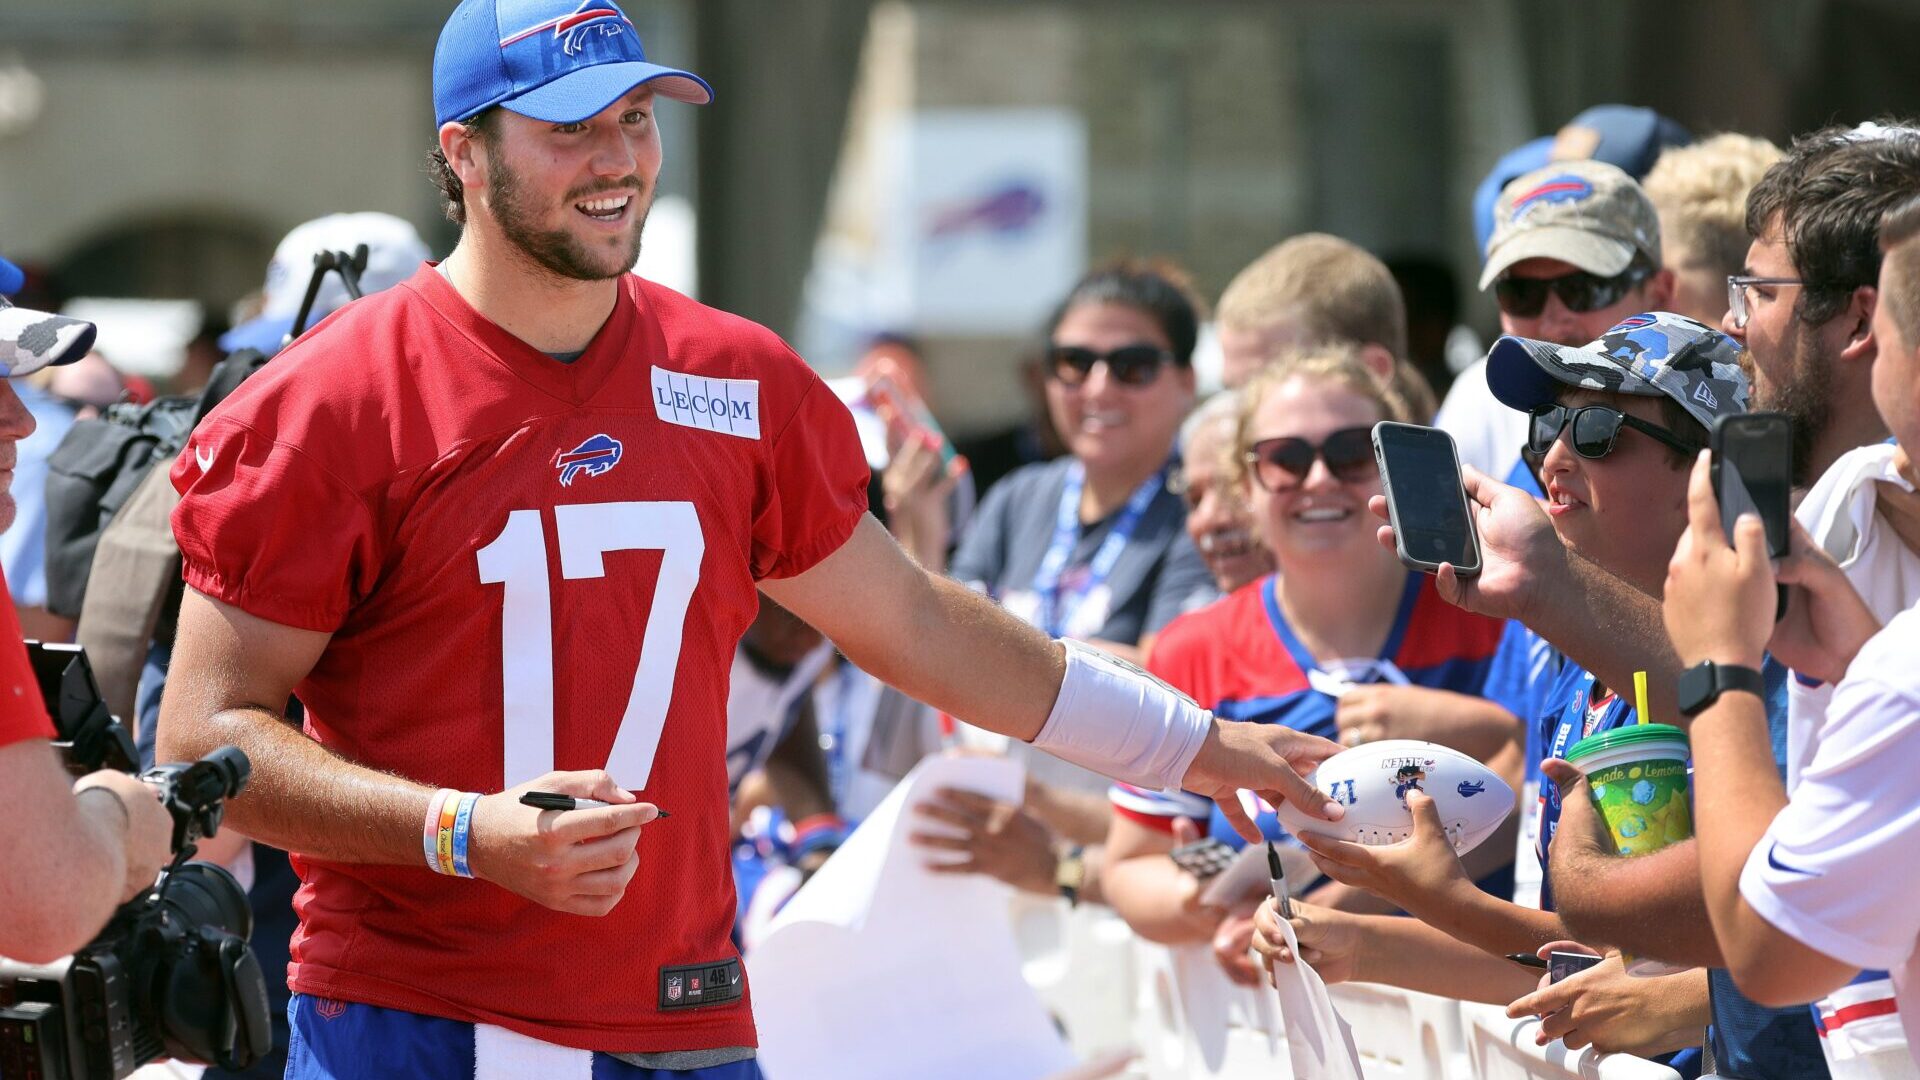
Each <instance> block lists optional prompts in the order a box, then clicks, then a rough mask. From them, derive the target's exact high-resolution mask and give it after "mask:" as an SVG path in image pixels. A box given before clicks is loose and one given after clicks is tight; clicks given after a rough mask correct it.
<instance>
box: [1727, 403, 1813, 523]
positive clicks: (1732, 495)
mask: <svg viewBox="0 0 1920 1080" xmlns="http://www.w3.org/2000/svg"><path fill="white" fill-rule="evenodd" d="M1714 454H1715V455H1716V457H1715V460H1716V461H1718V462H1719V464H1720V471H1721V472H1722V473H1723V474H1725V473H1727V472H1728V471H1729V470H1731V476H1727V475H1722V476H1721V477H1720V483H1719V484H1718V485H1717V490H1716V491H1715V495H1716V496H1717V497H1718V498H1719V500H1720V509H1721V515H1722V523H1723V524H1724V525H1725V526H1726V529H1727V535H1728V537H1729V538H1731V537H1732V535H1733V522H1734V521H1736V520H1738V518H1739V516H1740V513H1741V512H1742V511H1745V510H1749V509H1750V510H1752V511H1754V512H1755V513H1758V514H1759V515H1760V520H1761V521H1762V522H1763V523H1765V525H1766V528H1767V550H1768V553H1769V554H1771V555H1773V556H1774V557H1775V558H1779V557H1781V556H1783V555H1785V554H1786V553H1787V515H1789V514H1790V513H1792V505H1793V502H1792V500H1793V428H1792V425H1791V421H1789V420H1788V419H1787V417H1786V416H1785V415H1784V414H1781V413H1747V414H1745V415H1742V416H1729V417H1725V418H1723V419H1722V420H1721V421H1720V422H1719V424H1718V425H1717V426H1716V428H1715V430H1714ZM1731 480H1738V481H1739V482H1740V484H1741V485H1743V486H1744V487H1745V488H1746V497H1745V499H1742V498H1741V496H1740V493H1739V491H1738V489H1735V488H1733V487H1732V486H1731V484H1730V481H1731Z"/></svg>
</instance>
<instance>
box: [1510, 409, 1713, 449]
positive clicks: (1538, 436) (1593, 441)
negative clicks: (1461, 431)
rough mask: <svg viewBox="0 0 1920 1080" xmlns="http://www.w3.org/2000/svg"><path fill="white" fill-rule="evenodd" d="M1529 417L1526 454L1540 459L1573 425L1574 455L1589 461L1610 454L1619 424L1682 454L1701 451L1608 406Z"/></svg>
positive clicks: (1536, 413) (1537, 412) (1539, 411)
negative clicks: (1650, 437)
mask: <svg viewBox="0 0 1920 1080" xmlns="http://www.w3.org/2000/svg"><path fill="white" fill-rule="evenodd" d="M1528 415H1529V416H1530V417H1531V422H1530V423H1529V424H1528V426H1527V451H1528V452H1529V453H1532V454H1535V455H1538V456H1541V457H1544V456H1545V455H1546V453H1547V451H1548V450H1550V449H1552V448H1553V444H1554V442H1555V441H1557V440H1558V439H1559V438H1560V433H1561V432H1562V431H1565V430H1566V429H1567V426H1568V425H1572V426H1573V452H1574V453H1576V454H1579V455H1580V456H1581V457H1583V458H1586V459H1588V460H1590V461H1599V460H1600V459H1601V458H1604V457H1606V456H1607V455H1608V454H1611V453H1613V443H1614V440H1615V439H1618V438H1619V437H1620V428H1621V426H1622V425H1625V426H1627V427H1630V428H1632V429H1634V430H1635V431H1638V432H1642V433H1643V434H1646V435H1650V436H1652V437H1653V438H1655V439H1658V440H1659V441H1660V442H1662V443H1665V444H1666V445H1668V446H1670V447H1672V448H1673V449H1675V450H1678V451H1680V452H1681V453H1683V454H1698V453H1699V452H1700V444H1699V443H1696V442H1691V441H1689V440H1686V439H1683V438H1681V437H1680V436H1678V435H1675V434H1674V433H1673V432H1671V431H1668V430H1667V429H1666V428H1663V427H1660V426H1659V425H1657V424H1649V423H1647V422H1646V421H1645V420H1642V419H1640V418H1639V417H1635V416H1628V415H1627V414H1626V413H1623V412H1621V411H1620V410H1619V409H1615V408H1612V407H1610V406H1607V405H1582V406H1580V407H1579V408H1577V409H1569V408H1567V407H1566V406H1565V405H1541V406H1539V407H1538V408H1536V409H1534V410H1533V411H1532V412H1531V413H1530V414H1528Z"/></svg>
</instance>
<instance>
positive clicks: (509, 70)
mask: <svg viewBox="0 0 1920 1080" xmlns="http://www.w3.org/2000/svg"><path fill="white" fill-rule="evenodd" d="M642 83H647V84H651V85H652V87H653V89H654V92H655V93H657V94H660V95H661V96H663V97H670V98H673V99H674V100H676V101H685V102H688V103H690V104H694V105H705V104H707V103H708V102H710V101H712V100H713V87H711V86H708V85H707V82H706V80H705V79H702V78H701V77H700V76H698V75H695V74H693V73H692V72H689V71H681V70H679V69H678V68H670V67H662V66H660V65H659V64H652V63H648V62H647V54H646V52H645V50H643V49H642V48H641V47H640V34H639V32H638V31H636V30H635V29H634V28H633V23H632V22H630V21H629V20H628V19H627V17H626V15H625V14H624V13H623V12H621V10H620V9H619V8H618V7H616V6H615V5H614V4H613V0H461V4H460V6H459V7H457V8H455V9H454V10H453V14H452V15H450V16H448V18H447V24H446V25H445V26H443V27H441V29H440V42H439V44H437V45H436V46H434V50H433V115H434V123H435V124H436V125H439V124H445V123H447V122H448V121H450V120H467V119H471V118H472V117H474V116H476V115H478V114H480V113H481V112H484V111H485V110H487V109H489V108H492V107H493V106H495V105H500V106H504V107H506V108H508V109H510V110H512V111H514V112H516V113H519V114H520V115H522V116H526V117H530V118H532V119H535V120H542V121H545V122H547V123H550V124H572V123H578V122H579V121H581V120H585V119H587V118H588V117H590V116H592V115H594V114H595V113H598V112H599V111H601V110H602V109H605V108H606V107H607V106H609V105H611V104H613V103H614V102H616V101H618V100H620V99H621V98H622V97H624V96H626V95H627V94H628V93H629V92H631V91H632V90H633V89H634V87H637V86H639V85H641V84H642Z"/></svg>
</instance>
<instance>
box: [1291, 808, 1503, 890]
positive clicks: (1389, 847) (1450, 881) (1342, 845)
mask: <svg viewBox="0 0 1920 1080" xmlns="http://www.w3.org/2000/svg"><path fill="white" fill-rule="evenodd" d="M1407 809H1408V810H1410V811H1412V813H1413V835H1412V836H1411V837H1409V838H1407V839H1405V840H1402V841H1400V842H1398V843H1394V844H1382V845H1378V846H1369V845H1366V844H1356V843H1353V842H1351V841H1346V840H1335V839H1332V838H1331V837H1327V836H1322V835H1319V834H1316V833H1313V832H1311V831H1309V832H1302V833H1301V834H1300V842H1301V843H1303V844H1305V845H1306V846H1307V850H1308V852H1310V853H1311V854H1312V857H1313V864H1314V865H1315V866H1317V867H1319V868H1320V872H1321V873H1323V874H1325V875H1327V876H1328V877H1330V878H1332V879H1333V880H1335V881H1338V882H1341V883H1343V884H1347V885H1352V886H1354V887H1356V888H1361V889H1365V890H1367V891H1368V892H1371V893H1373V894H1375V895H1376V896H1379V897H1382V898H1383V899H1386V900H1389V901H1392V902H1393V903H1395V904H1397V905H1399V906H1400V907H1403V908H1405V909H1407V910H1408V911H1410V912H1412V913H1414V914H1415V915H1420V914H1422V913H1423V912H1430V911H1433V910H1435V909H1436V907H1438V906H1440V905H1445V904H1447V903H1449V902H1451V900H1452V899H1453V898H1454V897H1457V896H1459V895H1460V890H1462V889H1468V890H1471V889H1473V888H1474V887H1475V886H1474V884H1473V881H1472V879H1471V878H1469V877H1468V876H1467V872H1466V868H1465V867H1463V866H1462V865H1461V864H1460V856H1459V855H1457V854H1455V852H1454V850H1453V843H1452V841H1450V840H1448V839H1447V830H1446V826H1445V825H1443V824H1441V822H1440V811H1439V810H1438V809H1437V808H1436V807H1435V806H1434V802H1433V799H1432V798H1430V797H1429V796H1428V795H1427V794H1426V792H1423V791H1419V790H1417V789H1416V790H1413V791H1409V792H1407Z"/></svg>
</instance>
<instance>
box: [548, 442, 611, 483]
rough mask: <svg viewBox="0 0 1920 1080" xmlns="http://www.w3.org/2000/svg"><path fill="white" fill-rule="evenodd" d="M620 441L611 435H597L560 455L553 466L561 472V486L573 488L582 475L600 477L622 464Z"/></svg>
mask: <svg viewBox="0 0 1920 1080" xmlns="http://www.w3.org/2000/svg"><path fill="white" fill-rule="evenodd" d="M620 449H621V447H620V440H619V439H616V438H614V437H613V436H611V435H605V434H602V435H595V436H594V437H593V438H591V439H588V440H587V441H586V442H583V443H581V444H580V445H579V446H576V447H574V448H573V449H571V450H568V451H567V452H566V453H564V454H561V455H559V456H558V457H556V458H555V459H554V461H553V466H554V468H556V469H559V470H560V486H561V487H572V486H573V481H574V479H575V478H576V477H578V476H580V475H581V474H582V473H584V474H586V475H587V476H600V475H602V474H604V473H607V472H609V471H611V470H612V469H613V467H614V466H615V465H618V464H620Z"/></svg>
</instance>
